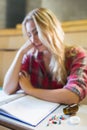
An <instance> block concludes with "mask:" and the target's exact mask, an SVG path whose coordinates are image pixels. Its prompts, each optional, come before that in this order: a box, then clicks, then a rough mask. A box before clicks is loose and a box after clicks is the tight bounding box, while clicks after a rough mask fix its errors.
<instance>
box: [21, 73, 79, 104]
mask: <svg viewBox="0 0 87 130" xmlns="http://www.w3.org/2000/svg"><path fill="white" fill-rule="evenodd" d="M19 84H20V86H21V88H22V89H23V90H24V91H25V93H27V94H29V95H31V96H34V97H37V98H40V99H43V100H47V101H51V102H57V103H63V104H73V103H78V102H79V96H78V95H77V94H75V93H74V92H71V91H70V90H68V89H64V88H62V89H51V90H49V89H39V88H34V87H33V86H32V84H31V83H30V82H29V75H27V74H26V73H25V75H24V74H22V73H21V75H20V78H19Z"/></svg>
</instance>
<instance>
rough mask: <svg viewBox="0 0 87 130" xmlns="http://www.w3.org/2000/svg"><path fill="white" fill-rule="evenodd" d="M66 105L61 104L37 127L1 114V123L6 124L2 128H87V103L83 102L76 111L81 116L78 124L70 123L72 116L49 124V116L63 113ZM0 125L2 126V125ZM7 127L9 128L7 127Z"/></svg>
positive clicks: (63, 129) (43, 129) (17, 129)
mask: <svg viewBox="0 0 87 130" xmlns="http://www.w3.org/2000/svg"><path fill="white" fill-rule="evenodd" d="M64 107H65V106H64V105H61V106H60V107H59V108H58V109H57V110H55V111H54V112H53V113H51V114H50V115H49V116H48V117H47V118H46V119H45V120H43V121H42V122H41V123H40V124H39V125H38V126H37V127H32V126H29V125H26V124H23V123H20V122H18V121H14V120H13V119H9V118H8V117H4V116H1V115H0V125H1V126H5V127H4V128H3V129H2V130H12V129H13V130H54V129H55V130H57V129H59V130H65V129H70V130H78V129H79V130H87V105H83V104H81V105H80V107H79V111H78V112H77V113H76V116H79V117H80V123H79V124H77V125H72V124H70V123H69V119H70V117H67V118H66V119H65V120H62V121H61V124H60V125H59V124H51V125H49V126H47V123H48V120H49V118H51V117H52V116H53V115H63V111H62V110H63V108H64ZM1 126H0V127H1ZM6 127H7V128H6ZM8 128H9V129H8Z"/></svg>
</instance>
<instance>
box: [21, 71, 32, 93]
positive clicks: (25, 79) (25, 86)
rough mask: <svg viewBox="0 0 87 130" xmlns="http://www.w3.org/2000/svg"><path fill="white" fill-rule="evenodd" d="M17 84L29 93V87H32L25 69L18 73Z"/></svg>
mask: <svg viewBox="0 0 87 130" xmlns="http://www.w3.org/2000/svg"><path fill="white" fill-rule="evenodd" d="M19 85H20V87H21V88H22V89H23V90H24V92H25V93H27V94H30V90H31V89H34V88H33V86H32V84H31V82H30V77H29V75H28V74H27V73H26V72H25V71H22V72H20V73H19Z"/></svg>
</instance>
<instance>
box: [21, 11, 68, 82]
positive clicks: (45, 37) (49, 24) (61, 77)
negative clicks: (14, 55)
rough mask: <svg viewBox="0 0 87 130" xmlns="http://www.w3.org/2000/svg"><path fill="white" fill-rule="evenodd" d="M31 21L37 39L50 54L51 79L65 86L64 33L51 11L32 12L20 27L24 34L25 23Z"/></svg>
mask: <svg viewBox="0 0 87 130" xmlns="http://www.w3.org/2000/svg"><path fill="white" fill-rule="evenodd" d="M31 19H32V20H33V21H34V23H35V26H36V29H37V31H38V37H39V39H40V40H41V42H42V43H43V44H44V45H45V46H46V47H47V48H48V50H49V51H50V52H51V54H52V57H51V61H50V65H49V66H50V70H51V72H52V73H53V77H54V78H55V79H56V80H57V81H58V82H61V83H63V84H65V82H66V77H67V73H66V68H65V47H64V44H63V41H64V32H63V30H62V28H61V24H60V22H59V21H58V19H57V18H56V16H55V15H54V14H53V12H52V11H51V10H49V9H46V8H37V9H34V10H32V11H31V12H30V13H29V14H28V15H27V16H26V17H25V19H24V21H23V24H22V25H23V31H25V33H26V28H25V25H26V22H27V21H29V20H31Z"/></svg>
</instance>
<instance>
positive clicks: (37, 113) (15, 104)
mask: <svg viewBox="0 0 87 130" xmlns="http://www.w3.org/2000/svg"><path fill="white" fill-rule="evenodd" d="M6 100H7V99H6ZM59 106H60V104H57V103H52V102H48V101H44V100H40V99H38V98H35V97H32V96H29V95H23V96H21V97H20V98H19V97H18V99H17V98H16V99H15V100H13V101H10V102H8V103H6V104H3V105H1V106H0V114H1V115H4V116H7V117H9V118H12V119H14V120H17V121H20V122H22V123H25V124H29V125H31V126H37V125H38V124H39V123H40V122H41V121H43V120H44V119H45V118H46V117H47V116H48V115H49V114H51V113H52V112H53V111H55V110H56V109H57V108H58V107H59Z"/></svg>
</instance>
